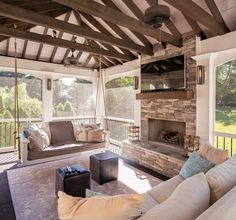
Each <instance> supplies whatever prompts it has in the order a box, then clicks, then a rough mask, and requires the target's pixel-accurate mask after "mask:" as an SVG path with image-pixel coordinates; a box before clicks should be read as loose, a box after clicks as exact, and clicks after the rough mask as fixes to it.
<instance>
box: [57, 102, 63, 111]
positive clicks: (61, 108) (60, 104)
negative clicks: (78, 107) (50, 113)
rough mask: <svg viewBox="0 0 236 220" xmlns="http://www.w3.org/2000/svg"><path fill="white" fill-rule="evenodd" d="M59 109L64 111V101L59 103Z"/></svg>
mask: <svg viewBox="0 0 236 220" xmlns="http://www.w3.org/2000/svg"><path fill="white" fill-rule="evenodd" d="M56 109H57V111H64V105H63V104H62V103H59V104H58V105H57V107H56Z"/></svg>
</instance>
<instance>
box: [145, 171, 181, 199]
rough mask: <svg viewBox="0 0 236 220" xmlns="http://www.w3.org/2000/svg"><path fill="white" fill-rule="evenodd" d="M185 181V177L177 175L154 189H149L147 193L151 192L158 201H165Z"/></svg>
mask: <svg viewBox="0 0 236 220" xmlns="http://www.w3.org/2000/svg"><path fill="white" fill-rule="evenodd" d="M183 181H184V178H183V177H181V176H179V175H177V176H174V177H172V178H171V179H169V180H166V181H164V182H162V183H160V184H158V185H157V186H155V187H153V188H152V189H150V190H148V191H147V192H146V193H147V194H149V195H150V196H151V197H152V198H153V199H155V200H156V201H157V202H158V203H162V202H164V201H165V200H166V199H168V197H169V196H170V195H171V194H172V193H173V192H174V191H175V189H176V187H177V186H178V185H179V184H180V183H182V182H183Z"/></svg>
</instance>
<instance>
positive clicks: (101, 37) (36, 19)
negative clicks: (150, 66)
mask: <svg viewBox="0 0 236 220" xmlns="http://www.w3.org/2000/svg"><path fill="white" fill-rule="evenodd" d="M0 15H2V16H6V17H10V18H12V19H17V20H21V21H24V22H27V23H31V24H34V25H41V26H44V27H48V28H53V29H56V30H59V31H64V32H68V33H70V34H73V35H78V36H82V37H86V38H89V39H93V40H98V41H101V42H105V43H109V44H112V45H115V46H120V47H123V48H126V49H131V50H134V51H137V52H140V53H143V54H147V55H152V54H153V51H150V50H149V49H148V48H146V47H144V46H141V45H138V44H135V43H133V42H127V41H124V40H122V39H119V38H115V37H111V36H107V35H106V34H103V33H99V32H96V31H92V30H90V29H88V28H82V27H79V26H77V25H74V24H70V23H66V22H64V21H60V20H58V19H54V18H52V17H50V16H46V15H41V14H39V13H35V12H33V11H30V10H25V9H23V8H19V7H15V6H11V5H9V4H5V3H2V2H0Z"/></svg>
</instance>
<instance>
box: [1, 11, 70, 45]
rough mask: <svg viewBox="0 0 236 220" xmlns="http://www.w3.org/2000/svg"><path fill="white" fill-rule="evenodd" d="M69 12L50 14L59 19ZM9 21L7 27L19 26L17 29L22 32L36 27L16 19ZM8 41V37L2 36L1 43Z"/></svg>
mask: <svg viewBox="0 0 236 220" xmlns="http://www.w3.org/2000/svg"><path fill="white" fill-rule="evenodd" d="M67 11H68V9H64V10H60V11H53V12H50V16H52V17H57V16H60V15H62V14H64V13H66V12H67ZM47 14H49V13H46V15H47ZM7 19H8V18H7ZM8 20H9V21H7V23H6V24H5V25H4V26H7V27H8V26H9V27H10V28H11V27H13V25H14V24H16V25H17V28H19V29H22V30H29V29H31V28H33V27H35V25H32V24H25V23H23V22H21V21H17V20H14V19H8ZM6 39H7V37H6V36H0V42H2V41H3V40H6Z"/></svg>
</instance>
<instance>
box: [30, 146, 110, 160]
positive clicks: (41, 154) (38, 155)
mask: <svg viewBox="0 0 236 220" xmlns="http://www.w3.org/2000/svg"><path fill="white" fill-rule="evenodd" d="M104 147H105V142H103V143H79V142H72V143H71V144H67V145H62V146H56V147H55V146H49V147H47V148H45V149H44V150H43V151H37V152H36V151H28V160H36V159H43V158H48V157H54V156H61V155H65V154H73V153H78V152H82V151H88V150H93V149H99V148H104Z"/></svg>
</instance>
